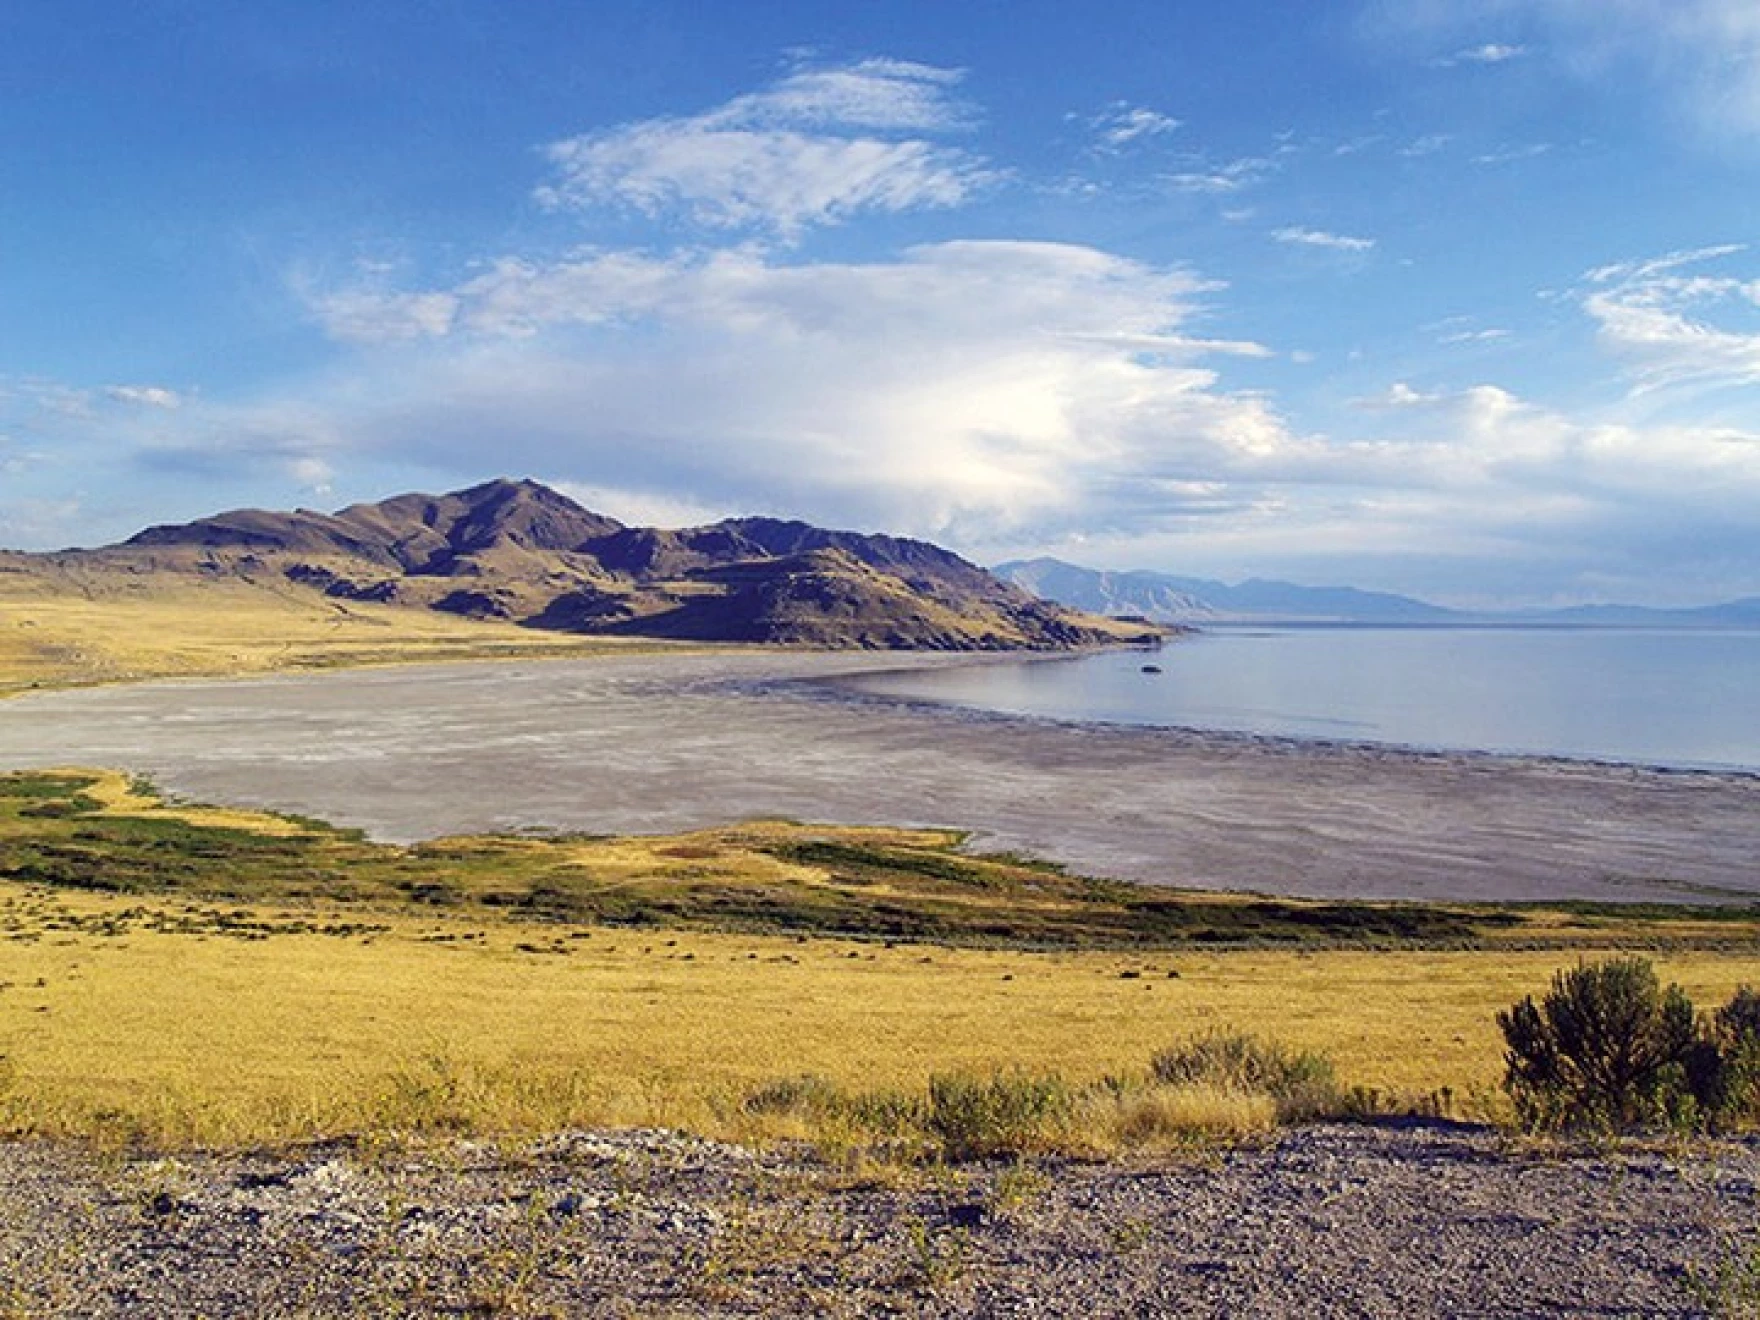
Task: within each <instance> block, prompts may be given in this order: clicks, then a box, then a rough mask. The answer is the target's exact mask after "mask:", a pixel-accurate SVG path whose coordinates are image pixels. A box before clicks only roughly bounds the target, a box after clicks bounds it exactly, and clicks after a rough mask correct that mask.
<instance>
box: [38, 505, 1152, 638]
mask: <svg viewBox="0 0 1760 1320" xmlns="http://www.w3.org/2000/svg"><path fill="white" fill-rule="evenodd" d="M5 559H6V562H7V567H8V568H9V569H10V570H11V571H20V572H25V571H29V569H30V565H31V564H32V563H33V562H36V563H39V564H41V565H42V566H44V567H48V566H54V567H55V568H57V569H59V570H61V571H62V572H63V574H64V576H65V574H66V573H67V572H68V571H70V570H77V572H78V574H79V577H80V580H81V581H82V583H84V584H85V586H84V588H82V589H98V590H101V589H102V586H103V583H104V582H105V581H106V580H107V578H108V577H115V576H116V575H122V576H123V577H125V578H126V580H127V581H128V582H129V583H130V584H131V586H132V587H133V588H134V589H137V590H138V589H141V587H142V584H143V583H144V582H147V581H150V580H151V578H152V577H153V575H155V574H172V575H178V576H179V577H183V576H187V575H196V576H200V577H205V578H209V579H213V578H227V579H237V580H242V581H245V582H251V583H256V584H258V585H262V586H266V587H267V586H274V587H276V588H277V589H280V590H286V589H288V588H289V586H291V587H293V588H294V589H299V590H308V591H315V592H321V593H323V594H325V595H326V596H329V597H331V598H334V599H336V600H339V601H347V600H362V601H373V602H378V603H382V604H389V605H405V606H410V607H415V608H425V609H435V610H443V611H446V612H449V613H453V614H459V615H465V616H469V617H474V618H484V619H500V620H508V621H512V622H516V623H522V624H527V625H530V626H532V627H538V628H550V629H558V630H565V631H570V632H588V633H615V634H624V635H640V636H659V637H670V638H686V639H692V640H700V641H740V642H778V643H794V644H801V645H813V646H836V647H842V646H862V647H910V648H936V649H1002V648H1011V647H1028V648H1055V647H1067V646H1077V645H1086V644H1093V643H1099V642H1107V641H1119V640H1127V639H1131V638H1136V637H1141V636H1143V635H1145V632H1146V630H1145V629H1143V628H1142V627H1140V626H1139V627H1128V626H1121V625H1119V624H1117V623H1116V622H1111V621H1108V620H1105V619H1102V618H1096V617H1089V616H1084V615H1082V614H1080V613H1077V612H1075V611H1072V610H1070V609H1067V608H1065V607H1062V606H1059V605H1054V604H1050V603H1047V602H1046V601H1043V600H1040V599H1038V598H1037V597H1035V596H1034V595H1032V594H1031V593H1030V592H1028V591H1025V590H1022V589H1021V588H1019V587H1017V586H1014V585H1012V584H1010V583H1007V582H1004V581H1002V580H1001V579H999V578H997V577H996V576H994V575H993V574H991V573H989V572H987V571H985V570H984V569H982V568H980V567H978V566H977V565H976V564H972V563H970V562H968V561H966V560H964V559H961V558H960V557H959V556H958V555H955V554H953V553H952V552H950V551H947V550H943V549H941V548H940V547H939V546H936V545H932V544H930V543H929V542H927V541H914V540H907V539H903V538H899V537H892V536H881V535H865V534H862V533H858V532H842V531H827V530H825V529H823V528H818V527H813V526H810V525H809V524H807V523H803V522H787V521H781V520H778V519H774V518H733V519H728V520H727V521H724V522H719V523H715V524H713V525H711V526H707V527H692V528H685V529H682V530H677V531H669V530H662V529H659V528H651V527H626V526H624V525H623V524H622V523H620V522H618V521H617V520H616V519H613V518H607V517H605V516H603V515H601V514H597V513H594V512H592V511H591V510H589V509H586V508H583V507H582V506H581V505H579V504H577V503H576V502H575V501H574V500H572V499H570V498H569V497H568V496H566V495H563V494H561V493H560V492H558V491H555V490H552V489H550V488H549V487H547V486H544V485H541V484H539V483H538V482H535V481H510V480H496V481H489V482H485V483H483V484H482V485H479V486H473V487H471V488H470V489H468V490H461V491H455V492H453V493H451V494H447V495H421V494H410V495H399V496H396V497H395V498H392V499H388V500H384V501H381V502H379V503H377V504H356V505H351V506H350V507H348V508H346V509H342V510H339V511H338V512H336V513H317V512H313V511H312V510H309V509H298V510H294V511H292V512H273V511H268V510H262V509H240V510H234V511H232V512H228V513H220V514H215V515H213V516H212V517H207V518H198V519H197V520H196V521H194V522H190V523H184V524H179V525H165V526H157V527H151V528H148V529H147V530H145V531H143V532H141V533H139V534H138V535H136V536H133V537H131V538H130V539H129V540H127V541H125V542H123V543H122V544H120V545H114V546H106V547H103V548H100V549H96V550H73V551H64V552H62V553H60V554H57V555H47V556H33V555H22V554H15V555H8V556H5ZM94 584H95V586H94Z"/></svg>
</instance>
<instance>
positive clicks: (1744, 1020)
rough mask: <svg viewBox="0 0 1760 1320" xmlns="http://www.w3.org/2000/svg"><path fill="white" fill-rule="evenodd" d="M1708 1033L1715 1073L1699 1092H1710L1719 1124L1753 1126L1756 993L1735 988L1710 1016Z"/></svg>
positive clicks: (1757, 1072)
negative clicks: (1732, 994) (1708, 1083)
mask: <svg viewBox="0 0 1760 1320" xmlns="http://www.w3.org/2000/svg"><path fill="white" fill-rule="evenodd" d="M1708 1034H1709V1036H1710V1040H1709V1042H1708V1044H1707V1046H1706V1047H1705V1049H1706V1051H1708V1052H1709V1053H1710V1054H1711V1055H1712V1056H1713V1058H1712V1066H1713V1068H1714V1069H1715V1074H1714V1076H1713V1078H1712V1081H1711V1083H1710V1085H1709V1086H1705V1085H1704V1084H1701V1089H1704V1090H1708V1091H1709V1092H1710V1093H1711V1096H1712V1110H1713V1114H1714V1116H1715V1117H1716V1119H1717V1120H1718V1121H1719V1122H1721V1123H1753V1122H1754V1121H1755V1120H1756V1119H1760V992H1757V991H1756V990H1755V989H1754V988H1753V987H1752V986H1746V985H1744V986H1741V987H1740V988H1738V989H1737V990H1736V992H1735V994H1734V996H1732V997H1731V999H1730V1001H1729V1003H1727V1004H1725V1005H1724V1006H1723V1007H1722V1008H1720V1009H1718V1010H1717V1012H1716V1013H1715V1014H1713V1015H1712V1018H1711V1022H1710V1023H1709V1032H1708ZM1700 1071H1701V1072H1703V1071H1704V1069H1703V1067H1702V1068H1701V1069H1700Z"/></svg>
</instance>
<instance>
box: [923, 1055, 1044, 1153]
mask: <svg viewBox="0 0 1760 1320" xmlns="http://www.w3.org/2000/svg"><path fill="white" fill-rule="evenodd" d="M1073 1101H1074V1096H1073V1093H1072V1092H1071V1090H1070V1087H1069V1085H1068V1083H1066V1082H1064V1081H1062V1080H1061V1079H1059V1078H1056V1077H1032V1076H1027V1075H1016V1074H1007V1073H998V1074H995V1075H994V1076H991V1077H970V1076H966V1075H963V1074H945V1073H943V1074H940V1075H937V1076H934V1077H931V1078H930V1079H929V1105H928V1109H927V1111H926V1112H925V1114H924V1115H923V1126H924V1128H925V1129H926V1130H927V1132H928V1133H929V1135H930V1136H931V1137H932V1138H933V1139H934V1140H935V1142H936V1144H937V1145H938V1146H939V1148H940V1152H941V1155H942V1157H943V1158H944V1159H948V1160H956V1161H957V1160H972V1159H985V1158H988V1157H989V1156H992V1155H1026V1154H1033V1153H1035V1152H1037V1151H1040V1150H1044V1149H1047V1148H1048V1147H1049V1146H1051V1145H1052V1144H1053V1134H1054V1132H1055V1130H1056V1129H1057V1128H1058V1127H1059V1126H1060V1125H1061V1124H1062V1122H1063V1121H1064V1120H1065V1119H1067V1118H1068V1117H1069V1115H1070V1112H1071V1109H1072V1107H1073Z"/></svg>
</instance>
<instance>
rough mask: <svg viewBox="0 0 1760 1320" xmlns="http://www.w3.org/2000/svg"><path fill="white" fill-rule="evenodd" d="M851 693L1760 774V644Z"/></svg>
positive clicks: (1176, 663) (1000, 668) (1073, 674)
mask: <svg viewBox="0 0 1760 1320" xmlns="http://www.w3.org/2000/svg"><path fill="white" fill-rule="evenodd" d="M1145 665H1152V666H1155V667H1158V668H1159V669H1160V671H1161V672H1160V673H1145V672H1144V666H1145ZM851 681H852V682H853V684H854V685H855V686H857V687H859V688H860V689H862V690H863V691H866V692H870V693H875V694H880V695H885V696H890V697H903V698H908V699H913V700H920V701H930V702H939V703H947V704H952V705H957V706H964V707H970V708H976V709H982V710H991V711H1000V712H1004V713H1007V714H1014V715H1030V716H1038V717H1042V718H1050V719H1059V720H1075V721H1085V722H1105V723H1117V724H1133V725H1150V726H1158V727H1169V728H1189V729H1205V730H1219V731H1225V732H1236V733H1250V734H1259V735H1266V736H1271V737H1281V738H1298V739H1306V740H1315V741H1327V742H1353V743H1355V742H1361V743H1384V744H1394V745H1398V746H1403V747H1413V748H1422V749H1436V750H1462V751H1489V752H1509V753H1522V754H1539V755H1548V756H1563V757H1572V758H1579V759H1588V760H1603V761H1619V762H1629V763H1634V764H1640V765H1654V766H1666V767H1678V768H1694V769H1755V768H1760V632H1756V631H1737V630H1730V631H1708V630H1685V629H1683V630H1665V629H1590V628H1582V629H1568V628H1548V629H1540V628H1471V629H1468V628H1363V627H1356V628H1337V627H1335V628H1327V627H1288V628H1281V627H1280V628H1217V629H1214V630H1211V631H1207V632H1204V633H1202V634H1200V635H1198V636H1195V637H1192V638H1189V639H1183V640H1180V641H1178V642H1173V643H1169V644H1168V645H1167V646H1165V647H1163V648H1162V649H1161V650H1160V651H1158V652H1155V653H1153V654H1150V653H1146V652H1141V651H1130V652H1120V651H1110V652H1105V653H1102V654H1098V655H1089V656H1083V657H1080V658H1076V659H1054V660H1048V659H1036V660H1032V661H1025V662H1021V663H1013V664H997V665H983V666H977V667H974V668H962V669H949V670H938V671H926V672H899V673H889V674H880V675H870V676H864V677H862V678H860V679H856V680H851Z"/></svg>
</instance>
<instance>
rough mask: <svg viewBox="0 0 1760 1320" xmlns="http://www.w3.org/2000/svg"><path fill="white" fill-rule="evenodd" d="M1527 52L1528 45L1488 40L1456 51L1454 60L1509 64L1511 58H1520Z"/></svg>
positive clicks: (1469, 62) (1458, 62) (1459, 62)
mask: <svg viewBox="0 0 1760 1320" xmlns="http://www.w3.org/2000/svg"><path fill="white" fill-rule="evenodd" d="M1527 53H1528V48H1527V47H1526V46H1515V45H1509V44H1506V43H1503V42H1497V41H1487V42H1483V43H1481V44H1480V45H1477V46H1469V47H1467V48H1466V49H1465V50H1457V51H1456V52H1455V53H1454V56H1453V62H1454V63H1457V64H1507V63H1508V62H1509V61H1510V60H1519V59H1520V58H1521V57H1522V56H1524V55H1526V54H1527Z"/></svg>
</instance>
